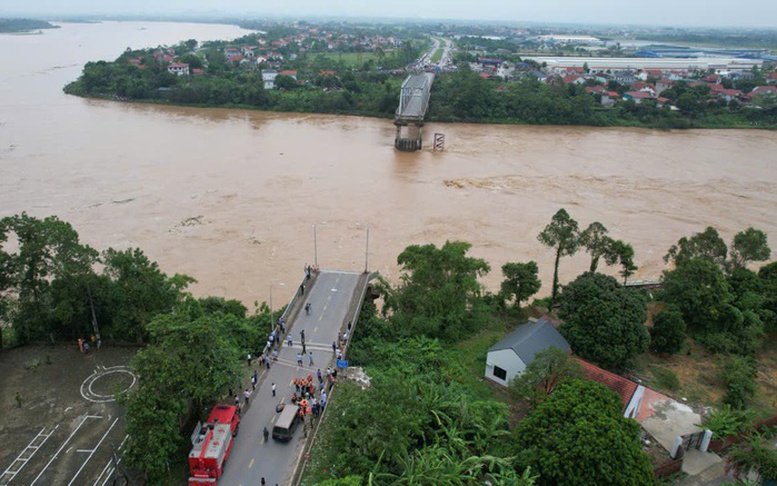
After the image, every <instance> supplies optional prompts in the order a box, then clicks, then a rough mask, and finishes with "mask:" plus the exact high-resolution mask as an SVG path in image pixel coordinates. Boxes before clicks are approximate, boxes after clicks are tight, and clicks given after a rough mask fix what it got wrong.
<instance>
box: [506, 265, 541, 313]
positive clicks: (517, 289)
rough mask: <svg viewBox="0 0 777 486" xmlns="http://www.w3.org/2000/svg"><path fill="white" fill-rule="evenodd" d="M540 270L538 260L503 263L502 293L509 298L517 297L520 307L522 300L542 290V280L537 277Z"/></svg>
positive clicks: (517, 303)
mask: <svg viewBox="0 0 777 486" xmlns="http://www.w3.org/2000/svg"><path fill="white" fill-rule="evenodd" d="M538 272H539V269H538V267H537V262H528V263H505V264H504V265H502V275H504V276H505V279H504V280H503V281H502V285H501V291H502V295H503V296H504V297H505V298H506V299H508V300H509V299H512V298H515V306H516V307H520V306H521V302H523V301H525V300H528V299H529V297H531V296H532V295H534V294H536V293H537V292H538V291H539V290H540V287H541V286H542V282H541V281H540V279H538V278H537V273H538Z"/></svg>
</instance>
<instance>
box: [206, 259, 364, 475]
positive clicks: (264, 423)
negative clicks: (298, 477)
mask: <svg viewBox="0 0 777 486" xmlns="http://www.w3.org/2000/svg"><path fill="white" fill-rule="evenodd" d="M358 281H359V274H358V273H346V272H329V271H322V272H321V273H320V274H319V275H318V277H317V279H316V282H315V285H314V286H313V288H312V289H308V291H307V292H306V295H305V298H306V300H305V302H310V304H311V310H310V315H306V314H305V311H304V310H303V311H301V312H300V314H299V317H298V318H297V319H296V321H294V322H291V323H289V324H290V328H289V333H290V335H291V336H292V338H293V346H292V347H291V348H290V347H288V346H287V345H286V341H285V340H284V342H283V346H282V347H281V348H280V351H279V356H278V360H279V361H278V362H277V363H273V365H272V367H271V368H270V371H269V373H268V374H267V376H266V377H265V378H264V381H263V382H262V383H261V385H260V386H259V387H257V389H256V392H254V393H253V395H252V396H251V398H250V406H249V407H248V409H247V410H246V411H245V412H244V413H243V419H242V421H241V423H240V434H239V435H238V437H237V438H236V439H235V444H234V446H233V447H232V452H231V454H230V456H229V459H228V460H227V463H226V465H225V466H224V475H223V476H222V477H221V479H219V481H218V484H219V486H231V485H237V486H258V485H260V484H261V478H265V480H266V481H267V484H268V485H269V486H273V485H275V484H278V485H282V486H285V485H289V484H290V483H291V479H292V478H291V476H292V474H293V472H294V466H295V464H296V461H297V459H298V458H299V455H300V453H301V451H302V447H303V430H302V425H301V424H300V426H298V427H297V429H296V430H295V432H294V438H293V439H292V440H291V441H289V442H288V443H283V442H276V441H275V440H273V439H272V437H270V439H269V441H268V442H267V443H265V442H264V438H263V437H262V430H263V428H264V427H267V429H268V430H269V431H270V432H272V427H273V424H274V423H275V420H276V419H277V417H278V413H276V412H275V407H276V405H277V404H278V403H280V402H284V403H289V398H290V397H291V395H292V393H294V377H296V376H300V377H301V376H305V377H307V375H308V374H310V373H312V374H313V376H314V381H317V380H316V379H315V376H316V370H317V369H318V368H321V370H322V371H324V370H326V368H327V366H332V367H334V354H333V352H332V341H335V340H337V334H338V332H340V331H341V328H340V327H341V326H342V324H343V320H344V319H345V317H346V314H347V313H348V309H349V306H350V303H351V297H352V296H353V293H354V290H355V288H356V285H357V283H358ZM303 329H304V330H305V347H306V348H307V351H308V352H311V351H312V352H313V360H314V363H315V364H314V366H309V358H308V357H307V356H305V358H304V360H303V362H302V364H303V366H301V367H299V366H297V353H298V352H300V351H301V350H302V346H301V344H300V331H301V330H303ZM343 330H344V329H343ZM272 383H275V385H276V387H277V388H276V396H275V398H273V396H272V391H271V388H272Z"/></svg>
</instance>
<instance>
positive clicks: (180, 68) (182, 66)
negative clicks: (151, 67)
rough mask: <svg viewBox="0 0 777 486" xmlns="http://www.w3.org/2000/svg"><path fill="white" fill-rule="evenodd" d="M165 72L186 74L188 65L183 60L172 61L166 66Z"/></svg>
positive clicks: (177, 74) (179, 74) (178, 74)
mask: <svg viewBox="0 0 777 486" xmlns="http://www.w3.org/2000/svg"><path fill="white" fill-rule="evenodd" d="M167 72H168V73H172V74H175V75H176V76H184V75H188V74H189V65H188V64H186V63H185V62H174V63H171V64H170V65H169V66H167Z"/></svg>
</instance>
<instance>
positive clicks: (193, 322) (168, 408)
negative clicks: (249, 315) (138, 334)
mask: <svg viewBox="0 0 777 486" xmlns="http://www.w3.org/2000/svg"><path fill="white" fill-rule="evenodd" d="M247 325H249V324H248V323H247V322H246V321H245V319H241V318H239V317H237V316H235V315H233V314H223V313H218V314H215V315H206V314H202V306H201V304H200V303H199V302H197V301H195V300H194V299H189V300H187V302H186V303H185V304H184V305H182V306H181V307H180V308H178V309H177V311H176V313H174V314H165V315H160V316H157V317H156V318H155V319H154V320H153V321H152V322H151V323H149V325H148V329H149V333H150V336H151V345H150V346H148V347H146V348H144V349H142V350H141V351H139V352H138V353H137V354H136V355H135V357H134V358H133V360H132V363H131V365H132V368H133V370H134V371H135V373H137V375H138V376H140V380H139V384H138V387H137V389H136V390H135V391H132V392H131V393H129V394H127V395H124V396H123V397H122V401H123V402H124V403H125V404H126V406H127V433H128V439H127V446H126V455H125V457H126V460H127V462H128V463H129V464H130V465H131V466H132V467H135V468H137V469H140V470H142V471H145V472H146V473H147V474H148V476H149V480H150V482H151V483H152V484H154V483H156V482H157V481H159V480H160V478H161V476H162V475H163V474H164V473H165V472H166V470H167V467H168V464H169V462H170V461H171V460H173V459H174V458H175V455H176V454H178V453H179V452H180V449H181V445H182V444H183V443H184V440H183V437H184V436H183V435H182V434H181V430H180V427H181V424H182V423H184V422H186V418H187V417H188V416H190V414H192V415H194V416H201V415H202V414H203V412H204V411H205V407H206V406H207V405H208V404H210V403H212V400H213V399H214V398H215V397H218V396H221V395H222V394H223V393H224V392H225V390H227V389H228V388H230V387H232V386H234V385H235V382H234V381H235V377H236V376H240V373H241V367H240V363H241V362H242V359H241V358H242V356H244V354H243V353H244V351H245V350H244V349H241V348H240V347H239V345H238V344H237V343H236V339H235V336H236V335H237V334H238V333H239V331H238V329H239V328H240V327H244V326H247Z"/></svg>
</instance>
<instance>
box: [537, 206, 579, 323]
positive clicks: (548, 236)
mask: <svg viewBox="0 0 777 486" xmlns="http://www.w3.org/2000/svg"><path fill="white" fill-rule="evenodd" d="M578 233H579V232H578V228H577V221H575V220H574V219H572V218H571V217H570V216H569V213H567V211H566V210H565V209H563V208H562V209H559V210H558V211H557V212H556V214H554V215H553V218H551V221H550V223H549V224H548V225H547V226H546V227H545V229H544V230H542V232H541V233H540V234H539V235H537V239H538V240H539V241H540V243H542V244H543V245H545V246H547V247H550V248H554V249H555V250H556V260H555V263H554V265H553V288H552V293H551V298H550V307H551V308H552V307H553V305H554V304H555V303H556V296H557V294H558V287H559V284H558V264H559V261H560V260H561V257H562V256H567V255H570V256H571V255H574V254H575V253H577V249H578V247H579V234H578Z"/></svg>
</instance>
